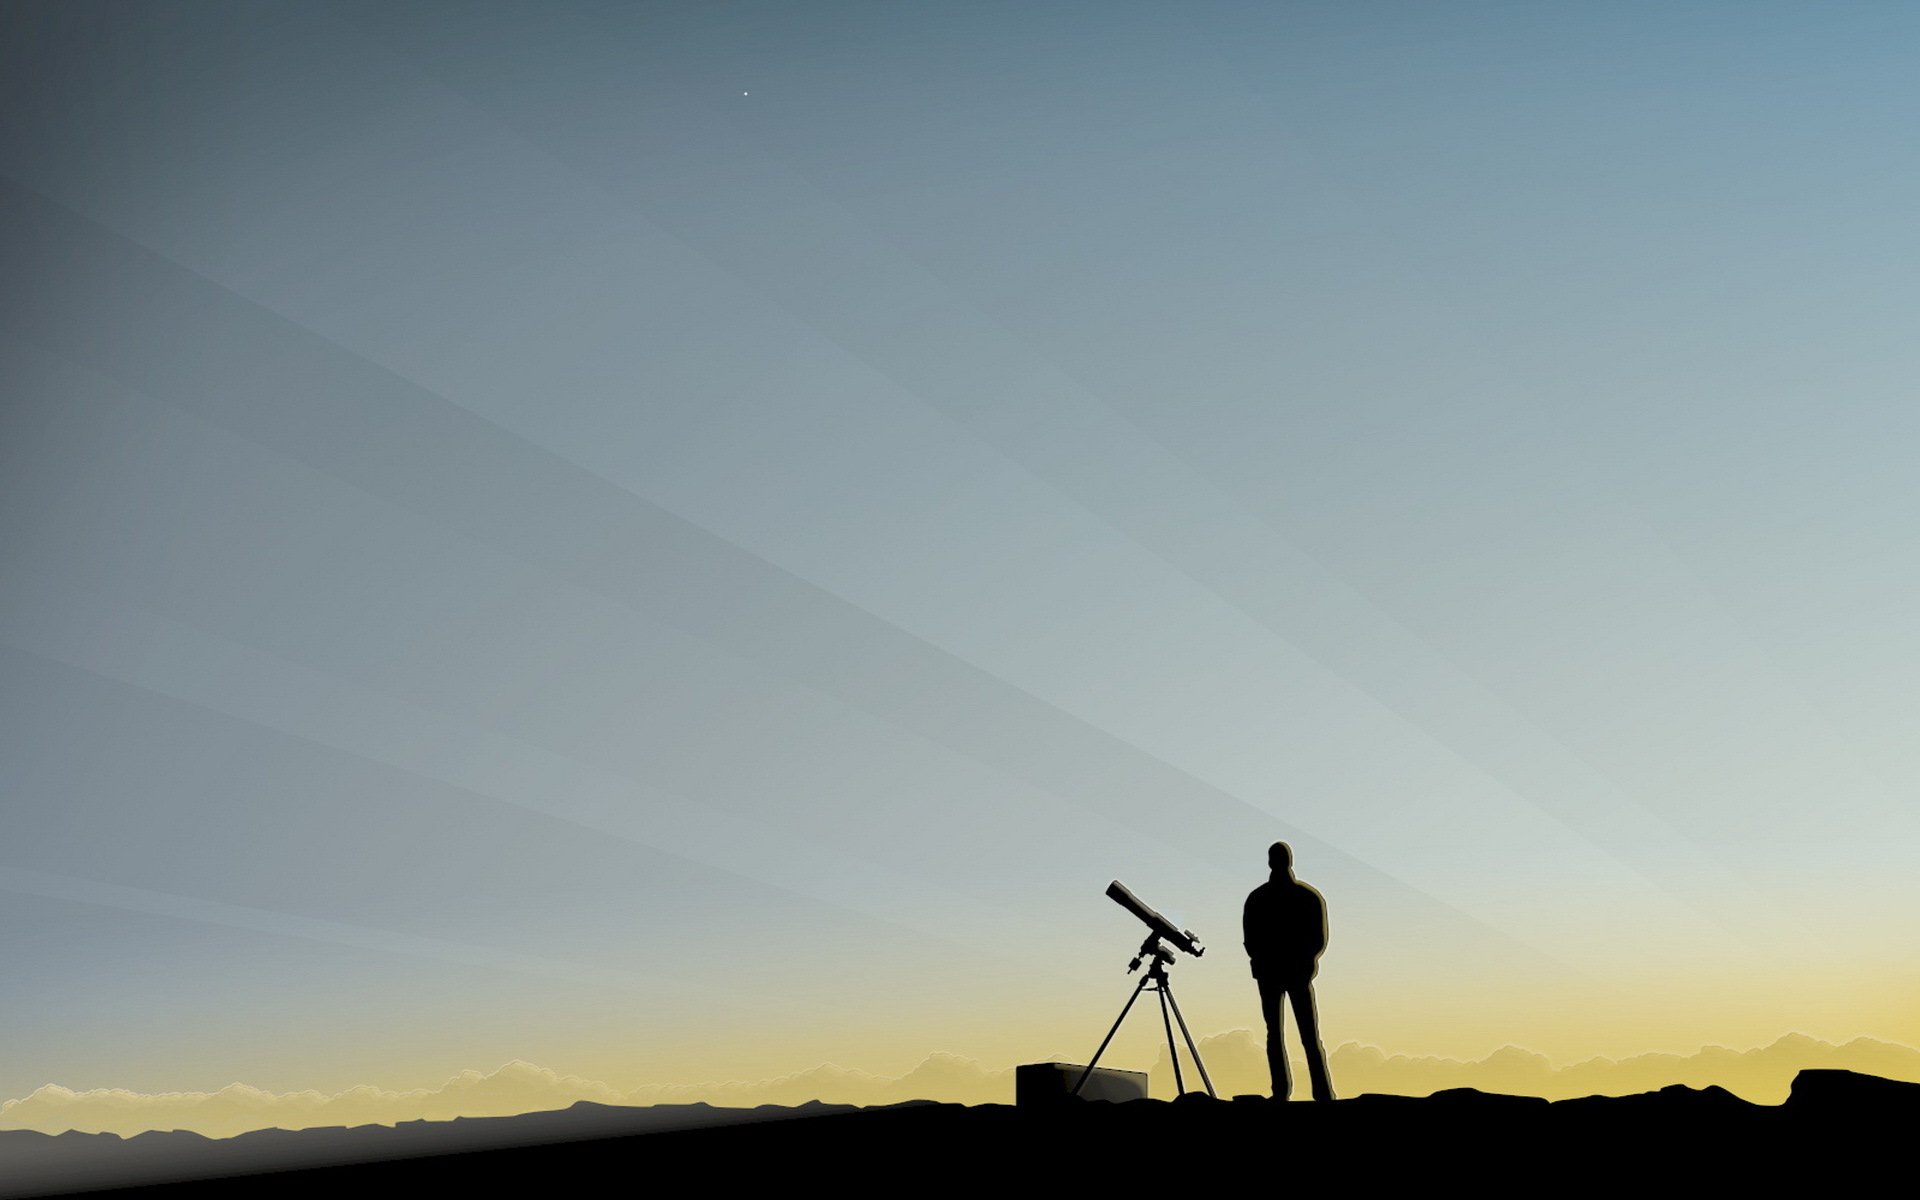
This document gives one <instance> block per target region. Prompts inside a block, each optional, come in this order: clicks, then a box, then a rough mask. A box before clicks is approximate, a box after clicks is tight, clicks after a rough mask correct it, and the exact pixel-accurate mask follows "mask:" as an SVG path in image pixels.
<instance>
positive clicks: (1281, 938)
mask: <svg viewBox="0 0 1920 1200" xmlns="http://www.w3.org/2000/svg"><path fill="white" fill-rule="evenodd" d="M1267 866H1269V867H1271V868H1272V869H1273V876H1272V878H1270V879H1268V880H1267V882H1265V883H1263V884H1261V885H1260V886H1259V887H1257V888H1255V889H1253V891H1252V893H1250V894H1249V895H1248V896H1247V907H1246V912H1245V914H1244V917H1243V921H1242V925H1243V928H1244V930H1245V933H1246V947H1247V958H1248V960H1249V961H1250V963H1251V965H1252V967H1253V978H1254V980H1255V981H1256V982H1257V983H1259V985H1260V1013H1261V1015H1262V1016H1263V1017H1265V1018H1266V1022H1267V1069H1268V1070H1269V1071H1271V1072H1272V1073H1273V1098H1274V1099H1276V1100H1285V1099H1286V1098H1287V1096H1288V1095H1289V1094H1290V1093H1291V1092H1292V1091H1293V1084H1292V1081H1291V1080H1290V1079H1289V1078H1288V1075H1287V1046H1286V1042H1285V1041H1284V1040H1283V1039H1282V1038H1281V1035H1280V1029H1281V1015H1280V1005H1281V1002H1282V1001H1283V1000H1291V1001H1292V1003H1293V1023H1294V1025H1295V1026H1296V1027H1298V1029H1299V1031H1300V1042H1301V1044H1302V1046H1304V1047H1305V1049H1306V1052H1307V1074H1308V1075H1309V1076H1310V1077H1311V1078H1312V1081H1313V1098H1314V1099H1315V1100H1331V1099H1333V1084H1332V1083H1331V1082H1329V1081H1328V1079H1327V1056H1326V1052H1325V1051H1324V1050H1322V1049H1321V1048H1320V1019H1319V1017H1318V1016H1317V1015H1316V1014H1315V1013H1314V1010H1313V977H1314V974H1315V973H1316V972H1318V971H1319V970H1320V952H1321V951H1323V950H1325V949H1326V948H1327V902H1326V900H1325V899H1324V898H1323V897H1322V896H1321V895H1320V893H1319V892H1317V891H1315V890H1314V889H1312V888H1310V887H1308V886H1307V885H1306V884H1304V883H1301V882H1300V881H1299V880H1298V879H1295V878H1294V877H1293V847H1291V846H1289V845H1287V844H1286V843H1285V842H1275V843H1274V844H1273V845H1272V846H1271V847H1270V848H1269V849H1268V850H1267Z"/></svg>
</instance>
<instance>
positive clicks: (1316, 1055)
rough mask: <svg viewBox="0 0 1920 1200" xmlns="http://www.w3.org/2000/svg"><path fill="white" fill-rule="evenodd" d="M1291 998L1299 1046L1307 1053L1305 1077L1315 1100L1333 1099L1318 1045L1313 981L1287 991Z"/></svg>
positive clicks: (1329, 1081) (1318, 1032)
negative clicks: (1311, 1086)
mask: <svg viewBox="0 0 1920 1200" xmlns="http://www.w3.org/2000/svg"><path fill="white" fill-rule="evenodd" d="M1287 994H1288V995H1289V996H1292V997H1293V1022H1294V1024H1296V1025H1298V1026H1299V1027H1300V1044H1301V1045H1302V1046H1304V1047H1305V1048H1306V1051H1307V1077H1308V1078H1309V1079H1310V1080H1312V1081H1313V1098H1314V1099H1315V1100H1331V1099H1333V1083H1332V1081H1331V1080H1329V1079H1328V1078H1327V1052H1326V1050H1325V1049H1323V1048H1322V1047H1321V1045H1320V1017H1319V1014H1318V1013H1317V1012H1315V1011H1314V1005H1313V981H1312V980H1309V979H1303V980H1301V981H1300V982H1299V983H1297V984H1295V985H1294V986H1293V987H1290V988H1288V989H1287Z"/></svg>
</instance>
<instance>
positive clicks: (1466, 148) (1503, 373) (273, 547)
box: [0, 3, 1920, 1095]
mask: <svg viewBox="0 0 1920 1200" xmlns="http://www.w3.org/2000/svg"><path fill="white" fill-rule="evenodd" d="M6 20H7V22H8V25H9V28H10V34H9V36H8V38H7V39H6V42H7V48H6V50H5V52H4V53H5V54H6V65H5V69H4V72H0V76H3V77H4V79H5V81H6V82H5V84H4V87H5V88H6V96H5V103H4V104H3V105H0V174H3V175H4V179H0V203H4V205H5V208H6V214H7V215H6V218H5V221H4V228H6V229H7V231H8V232H7V234H6V236H5V238H4V250H5V254H6V259H7V261H6V266H5V273H6V276H7V278H8V279H9V280H10V281H11V282H10V283H9V286H8V288H7V295H6V303H5V307H4V312H3V313H0V370H4V377H5V393H6V401H5V410H4V422H5V424H4V428H0V455H3V456H4V461H3V462H0V489H3V491H0V661H3V662H4V663H5V664H6V666H5V673H4V674H3V675H0V703H4V705H5V706H6V709H7V713H8V716H7V719H6V720H5V721H4V722H0V737H5V738H6V739H7V744H6V748H5V753H4V754H0V763H4V766H0V804H4V805H5V811H6V812H7V814H8V821H7V826H8V833H7V836H6V838H5V839H4V844H3V845H0V888H4V889H5V895H6V897H7V904H6V906H5V912H4V914H0V938H4V943H0V944H4V945H5V946H6V947H7V951H8V954H9V957H10V959H11V960H12V961H13V962H14V963H15V965H16V969H15V970H12V971H9V972H7V978H6V981H5V983H4V984H0V988H4V1003H5V1005H6V1011H7V1012H8V1013H9V1025H10V1028H9V1034H10V1036H9V1044H10V1051H9V1053H8V1055H7V1056H6V1062H5V1066H4V1068H0V1092H4V1093H5V1094H7V1095H17V1094H24V1092H25V1091H26V1090H29V1089H31V1088H32V1087H34V1086H38V1085H39V1084H41V1083H45V1082H61V1083H64V1084H68V1085H69V1086H77V1087H79V1086H108V1085H112V1086H130V1087H143V1088H155V1087H202V1086H214V1087H217V1086H219V1085H220V1084H223V1083H225V1082H228V1081H230V1080H231V1079H235V1078H243V1079H245V1080H247V1081H248V1082H251V1083H256V1084H259V1085H261V1086H266V1087H279V1088H284V1087H304V1086H319V1087H335V1086H346V1085H350V1084H353V1083H358V1082H380V1083H383V1084H389V1085H393V1086H403V1085H406V1086H411V1085H413V1084H415V1083H424V1082H433V1081H437V1080H438V1079H441V1078H444V1077H445V1075H446V1074H447V1073H448V1072H449V1071H451V1070H457V1069H461V1068H466V1067H487V1066H490V1065H493V1064H494V1063H497V1062H502V1061H506V1060H508V1059H512V1058H524V1059H529V1060H532V1061H537V1062H541V1063H543V1064H545V1065H549V1066H553V1067H555V1068H557V1069H562V1070H575V1071H580V1072H583V1073H589V1074H592V1075H594V1077H596V1078H613V1079H614V1080H615V1082H617V1083H620V1084H622V1085H624V1086H637V1085H639V1084H641V1083H647V1082H660V1081H665V1080H667V1079H676V1080H677V1079H697V1078H709V1077H720V1076H739V1077H759V1076H764V1075H773V1074H779V1073H782V1072H785V1071H789V1070H793V1069H797V1068H800V1067H804V1066H807V1065H810V1064H811V1063H813V1062H816V1061H820V1060H823V1059H832V1060H834V1061H839V1062H843V1063H846V1064H847V1065H851V1066H858V1067H864V1068H869V1069H876V1070H879V1069H890V1070H891V1069H904V1067H906V1066H909V1065H911V1064H912V1062H914V1061H917V1059H918V1058H919V1057H921V1056H923V1055H924V1054H925V1053H928V1052H931V1051H935V1050H945V1051H955V1052H960V1053H966V1054H971V1055H973V1056H975V1057H979V1058H982V1059H983V1060H988V1061H993V1062H996V1063H1001V1062H1010V1061H1015V1060H1021V1059H1026V1058H1034V1057H1041V1056H1054V1055H1058V1056H1066V1057H1074V1056H1076V1055H1079V1054H1084V1052H1085V1049H1084V1048H1082V1047H1080V1045H1079V1043H1080V1042H1081V1041H1083V1040H1090V1038H1089V1037H1088V1035H1092V1034H1097V1033H1098V1028H1097V1026H1099V1025H1100V1024H1101V1023H1102V1022H1103V1021H1104V1020H1105V1019H1106V1018H1105V1015H1104V1014H1105V1013H1106V1012H1107V1011H1108V1010H1109V1009H1110V1008H1111V1007H1112V1005H1113V1004H1114V1003H1117V1001H1118V999H1119V996H1118V995H1109V992H1113V991H1114V990H1115V989H1119V988H1123V987H1124V986H1125V981H1124V980H1123V979H1122V978H1121V977H1120V974H1119V971H1118V967H1119V965H1120V964H1121V963H1122V962H1123V961H1124V958H1125V956H1126V954H1127V953H1128V952H1129V950H1130V947H1131V944H1132V942H1133V940H1134V933H1135V930H1134V929H1132V928H1131V927H1130V923H1129V921H1128V919H1127V918H1126V917H1125V914H1124V913H1122V912H1120V910H1118V909H1117V908H1114V907H1113V906H1112V905H1111V904H1109V903H1108V902H1107V901H1106V900H1104V899H1103V898H1102V897H1101V895H1100V893H1101V891H1102V890H1103V889H1104V887H1105V885H1106V882H1107V880H1108V879H1110V878H1114V877H1118V878H1121V879H1124V880H1126V881H1127V882H1128V883H1129V884H1130V885H1132V886H1133V887H1135V889H1136V890H1138V891H1139V892H1140V893H1141V894H1142V895H1143V896H1144V897H1146V898H1147V899H1148V901H1149V902H1150V903H1154V904H1156V905H1160V906H1162V907H1164V908H1166V909H1168V910H1170V911H1172V912H1175V913H1177V914H1179V915H1180V916H1181V917H1182V918H1184V919H1185V920H1186V921H1187V922H1188V923H1189V924H1191V925H1193V927H1194V928H1195V929H1196V930H1197V931H1198V932H1199V933H1200V934H1201V936H1202V939H1203V940H1204V941H1205V942H1207V943H1208V944H1209V946H1210V947H1211V949H1210V952H1209V954H1208V955H1207V956H1206V957H1205V958H1203V959H1202V960H1200V961H1198V962H1196V963H1192V964H1190V965H1187V966H1184V967H1183V968H1182V971H1183V982H1182V988H1183V996H1186V997H1187V1006H1188V1009H1189V1011H1190V1014H1191V1015H1192V1016H1193V1017H1194V1019H1195V1021H1196V1023H1197V1024H1199V1025H1201V1026H1202V1027H1203V1028H1205V1029H1208V1030H1212V1029H1225V1028H1233V1027H1236V1026H1245V1025H1248V1024H1251V1023H1253V1022H1254V1020H1255V1017H1254V1013H1253V1007H1254V1006H1253V998H1252V992H1251V986H1250V980H1248V979H1247V977H1246V972H1245V966H1244V961H1243V960H1242V959H1241V958H1240V957H1239V950H1238V946H1237V942H1238V931H1237V929H1236V927H1235V926H1236V923H1237V919H1238V911H1239V903H1240V899H1241V898H1242V897H1243V896H1244V894H1245V892H1246V890H1247V889H1248V888H1250V887H1252V886H1253V885H1254V884H1257V883H1258V882H1260V880H1261V878H1262V877H1263V875H1264V849H1265V845H1266V843H1267V842H1269V841H1271V840H1274V839H1275V838H1283V837H1284V838H1287V839H1289V840H1291V841H1293V842H1294V844H1295V846H1296V850H1297V856H1298V861H1299V866H1300V873H1301V875H1302V876H1303V877H1304V878H1307V879H1309V880H1311V881H1313V882H1314V883H1315V884H1316V885H1318V886H1319V887H1320V888H1321V889H1322V890H1323V891H1324V892H1325V893H1326V894H1327V896H1328V898H1329V903H1330V906H1331V910H1332V914H1333V923H1334V931H1335V933H1334V945H1333V948H1332V949H1330V951H1329V958H1328V960H1327V963H1326V968H1325V973H1324V975H1323V979H1322V984H1321V988H1322V995H1323V998H1322V1007H1323V1009H1324V1011H1325V1014H1326V1017H1325V1019H1326V1024H1327V1030H1328V1034H1329V1037H1330V1038H1331V1039H1333V1040H1345V1039H1348V1038H1353V1039H1357V1040H1364V1041H1368V1042H1372V1043H1375V1044H1379V1045H1382V1046H1385V1047H1387V1048H1388V1049H1390V1050H1393V1049H1404V1050H1408V1051H1421V1052H1428V1051H1437V1052H1445V1053H1460V1054H1479V1053H1484V1052H1486V1051H1487V1050H1490V1049H1492V1048H1494V1047H1497V1046H1499V1045H1501V1044H1505V1043H1507V1042H1516V1043H1519V1044H1523V1045H1527V1046H1530V1047H1533V1048H1536V1049H1539V1050H1542V1051H1543V1052H1547V1053H1550V1054H1561V1055H1572V1054H1584V1053H1632V1052H1638V1051H1645V1050H1652V1049H1675V1050H1687V1049H1692V1048H1694V1047H1697V1046H1699V1045H1701V1044H1704V1043H1706V1042H1712V1041H1724V1042H1729V1043H1734V1044H1759V1043H1762V1042H1766V1041H1770V1040H1771V1039H1772V1038H1773V1037H1775V1036H1778V1035H1779V1034H1781V1033H1784V1032H1788V1031H1790V1030H1803V1031H1806V1032H1810V1033H1813V1034H1816V1035H1818V1036H1826V1037H1835V1038H1839V1037H1846V1036H1852V1035H1855V1034H1870V1035H1874V1036H1879V1037H1885V1038H1889V1039H1894V1040H1906V1041H1908V1042H1913V1041H1915V1040H1920V1026H1915V1025H1914V1024H1913V1017H1912V1013H1913V1012H1915V1011H1920V1010H1917V1009H1916V1008H1915V1007H1914V1006H1913V1004H1912V1000H1913V998H1914V995H1915V990H1916V987H1917V986H1920V975H1916V970H1915V967H1914V964H1913V962H1912V959H1911V946H1912V945H1913V935H1914V933H1915V932H1916V930H1915V918H1916V915H1920V904H1917V903H1916V901H1917V900H1920V896H1917V895H1916V891H1915V885H1914V883H1913V877H1912V872H1911V866H1910V864H1911V862H1912V859H1913V851H1914V850H1915V848H1916V845H1917V844H1920V819H1917V818H1916V815H1915V814H1916V811H1920V810H1916V806H1915V805H1914V803H1913V797H1914V793H1915V788H1916V785H1920V757H1917V756H1916V753H1915V750H1914V747H1913V742H1912V734H1911V731H1912V729H1913V728H1914V727H1915V721H1914V717H1915V714H1916V707H1917V706H1920V640H1917V639H1916V635H1915V633H1914V630H1915V628H1920V626H1916V624H1915V622H1914V620H1913V616H1914V600H1913V597H1914V596H1915V595H1917V594H1920V586H1917V585H1920V570H1916V564H1917V563H1920V559H1917V558H1916V554H1915V544H1914V533H1915V529H1916V525H1915V517H1916V502H1917V501H1920V491H1916V487H1915V485H1914V482H1913V480H1914V472H1913V471H1912V469H1911V466H1910V460H1911V457H1912V454H1911V450H1910V447H1911V446H1912V445H1913V444H1914V434H1915V430H1914V424H1915V415H1914V414H1915V412H1916V411H1917V410H1916V409H1915V406H1914V405H1913V403H1912V401H1911V393H1912V386H1913V381H1914V379H1915V378H1916V371H1915V367H1916V363H1915V361H1914V360H1915V352H1914V350H1913V348H1912V346H1913V341H1912V338H1911V336H1910V330H1911V327H1912V323H1913V316H1914V313H1915V299H1916V297H1915V288H1916V285H1915V283H1914V282H1913V274H1912V272H1911V271H1908V270H1906V269H1904V268H1905V265H1906V263H1907V262H1908V260H1909V259H1910V258H1911V251H1912V248H1913V247H1912V242H1913V240H1914V236H1915V235H1914V228H1915V227H1914V225H1913V222H1912V219H1911V213H1912V212H1913V211H1914V208H1915V199H1916V197H1915V191H1916V180H1917V179H1920V176H1916V172H1915V151H1914V142H1913V137H1912V132H1911V131H1912V129H1913V127H1914V120H1913V118H1914V116H1915V111H1914V110H1915V107H1916V104H1917V103H1920V91H1917V90H1916V89H1915V87H1914V85H1913V83H1912V79H1911V70H1910V64H1909V62H1908V60H1909V59H1910V54H1908V52H1907V50H1908V47H1910V46H1911V45H1912V44H1913V41H1912V39H1913V37H1914V35H1915V33H1916V28H1915V26H1916V24H1920V16H1916V14H1915V13H1914V12H1913V11H1912V10H1911V9H1909V8H1906V7H1905V6H1899V5H1871V4H1857V5H1844V6H1826V7H1820V8H1813V7H1808V6H1792V5H1778V6H1775V5H1761V4H1741V5H1708V4H1689V5H1621V4H1607V5H1578V4H1567V5H1532V4H1528V5H1502V4H1478V5H1455V6H1435V5H1368V4H1338V5H1300V4H1262V5H1208V4H1198V5H1182V6H1166V5H1115V4H1099V5H1072V4H1060V5H1044V6H1036V5H992V4H965V5H908V4H854V5H831V4H808V5H751V4H692V3H685V4H672V5H658V6H645V5H640V6H636V5H590V4H588V5H575V4H558V5H556V4H545V5H473V4H458V5H453V4H447V5H442V4H415V5H409V6H406V7H405V8H404V9H396V8H394V7H393V6H387V5H360V4H351V3H333V4H315V5H276V6H259V5H249V4H237V5H216V4H196V5H168V4H159V5H139V6H131V5H95V4H62V5H45V6H42V5H32V4H23V5H15V6H13V7H12V8H11V9H10V11H9V14H8V16H7V18H6ZM1416 998H1417V999H1416ZM1110 1002H1111V1003H1110Z"/></svg>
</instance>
